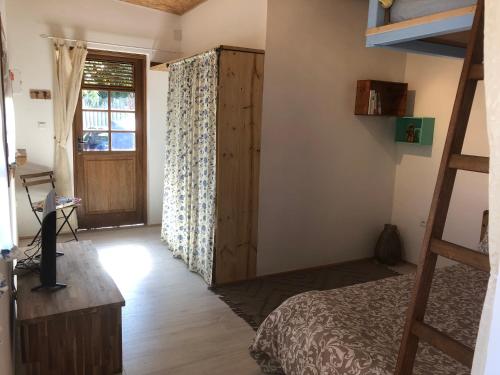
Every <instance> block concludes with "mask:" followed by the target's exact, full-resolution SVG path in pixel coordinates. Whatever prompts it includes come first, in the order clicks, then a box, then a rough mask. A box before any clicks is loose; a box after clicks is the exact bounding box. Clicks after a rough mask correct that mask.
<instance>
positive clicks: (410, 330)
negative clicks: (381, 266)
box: [395, 0, 490, 375]
mask: <svg viewBox="0 0 500 375" xmlns="http://www.w3.org/2000/svg"><path fill="white" fill-rule="evenodd" d="M483 30H484V0H479V1H478V4H477V7H476V14H475V16H474V22H473V25H472V29H471V32H470V39H469V43H468V46H467V53H466V56H465V60H464V65H463V69H462V74H461V76H460V83H459V85H458V90H457V96H456V98H455V104H454V106H453V112H452V115H451V120H450V127H449V129H448V134H447V137H446V143H445V146H444V150H443V157H442V160H441V166H440V168H439V173H438V177H437V182H436V188H435V190H434V196H433V198H432V204H431V209H430V213H429V219H428V221H427V227H426V231H425V235H424V239H423V243H422V250H421V254H420V260H419V265H418V270H417V274H416V277H415V285H414V289H413V295H412V299H411V302H410V305H409V308H408V312H407V316H406V325H405V328H404V332H403V338H402V341H401V347H400V349H399V356H398V362H397V365H396V371H395V374H396V375H410V374H411V373H412V371H413V364H414V361H415V356H416V353H417V348H418V342H419V340H423V341H425V342H427V343H429V344H431V345H433V346H434V347H436V348H438V349H439V350H441V351H443V352H444V353H446V354H448V355H449V356H451V357H452V358H454V359H456V360H457V361H459V362H461V363H462V364H464V365H466V366H468V367H472V359H473V356H474V349H473V348H469V347H467V346H465V345H463V344H462V343H460V342H458V341H456V340H454V339H452V338H451V337H449V336H448V335H446V334H444V333H442V332H440V331H438V330H437V329H435V328H433V327H431V326H429V325H428V324H426V323H425V322H424V315H425V310H426V307H427V301H428V298H429V293H430V290H431V284H432V278H433V275H434V270H435V267H436V261H437V257H438V255H440V256H444V257H446V258H449V259H452V260H455V261H458V262H460V263H464V264H468V265H469V266H472V267H475V268H477V269H480V270H483V271H485V272H489V270H490V264H489V258H488V255H486V254H482V253H479V252H477V251H474V250H471V249H468V248H465V247H462V246H459V245H456V244H453V243H450V242H447V241H443V239H442V237H443V231H444V227H445V223H446V217H447V215H448V208H449V205H450V200H451V196H452V192H453V186H454V184H455V177H456V175H457V170H465V171H472V172H479V173H488V171H489V158H487V157H480V156H470V155H462V153H461V152H462V147H463V144H464V139H465V133H466V130H467V124H468V122H469V116H470V112H471V107H472V103H473V100H474V95H475V91H476V86H477V82H478V81H479V80H483V79H484V68H483V34H484V31H483Z"/></svg>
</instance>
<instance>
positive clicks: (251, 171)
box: [215, 50, 264, 284]
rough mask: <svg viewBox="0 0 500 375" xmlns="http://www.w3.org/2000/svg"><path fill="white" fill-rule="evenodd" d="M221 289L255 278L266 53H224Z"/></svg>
mask: <svg viewBox="0 0 500 375" xmlns="http://www.w3.org/2000/svg"><path fill="white" fill-rule="evenodd" d="M219 61H220V62H219V93H218V109H217V111H218V113H217V227H216V235H215V240H216V254H215V283H216V284H223V283H228V282H233V281H238V280H245V279H248V278H252V277H255V275H256V262H257V218H258V191H259V161H260V134H261V115H262V89H263V79H264V53H263V51H262V52H261V53H254V52H244V51H231V50H222V51H221V52H220V60H219Z"/></svg>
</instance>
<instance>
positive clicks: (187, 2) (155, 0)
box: [121, 0, 206, 16]
mask: <svg viewBox="0 0 500 375" xmlns="http://www.w3.org/2000/svg"><path fill="white" fill-rule="evenodd" d="M121 1H124V2H126V3H130V4H135V5H140V6H143V7H147V8H152V9H156V10H161V11H163V12H168V13H173V14H177V15H179V16H181V15H183V14H184V13H186V12H188V11H190V10H191V9H193V8H194V7H196V6H198V5H199V4H201V3H203V2H204V1H206V0H121Z"/></svg>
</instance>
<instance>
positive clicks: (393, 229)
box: [375, 224, 402, 266]
mask: <svg viewBox="0 0 500 375" xmlns="http://www.w3.org/2000/svg"><path fill="white" fill-rule="evenodd" d="M401 252H402V244H401V237H400V236H399V231H398V227H397V226H396V225H391V224H385V226H384V230H383V231H382V233H380V236H379V238H378V241H377V245H376V246H375V258H376V259H377V260H378V261H379V262H381V263H383V264H387V265H390V266H394V265H396V264H397V263H398V262H400V261H401Z"/></svg>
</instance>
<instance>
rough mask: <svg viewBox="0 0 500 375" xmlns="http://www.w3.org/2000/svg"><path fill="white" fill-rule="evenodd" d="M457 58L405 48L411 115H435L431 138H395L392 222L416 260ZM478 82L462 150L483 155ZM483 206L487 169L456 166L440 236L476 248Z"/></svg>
mask: <svg viewBox="0 0 500 375" xmlns="http://www.w3.org/2000/svg"><path fill="white" fill-rule="evenodd" d="M462 64H463V60H460V59H451V58H445V57H430V56H422V55H415V54H408V56H407V64H406V73H405V81H406V82H408V83H409V90H412V91H415V93H416V96H415V98H416V100H415V108H414V114H415V116H426V117H435V118H436V124H435V130H434V144H433V145H432V146H428V147H422V146H417V145H405V144H399V145H398V146H397V159H396V160H397V166H396V179H395V187H394V208H393V212H392V222H393V223H394V224H396V225H398V226H399V229H400V232H401V235H402V238H403V239H404V241H405V258H406V260H408V261H410V262H412V263H417V262H418V256H419V253H420V246H421V243H422V238H423V235H424V231H425V228H424V227H423V226H421V225H420V222H421V221H426V220H427V216H428V214H429V209H430V204H431V199H432V195H433V192H434V186H435V183H436V177H437V173H438V169H439V163H440V161H441V155H442V152H443V147H444V142H445V138H446V132H447V130H448V125H449V121H450V116H451V111H452V108H453V102H454V99H455V95H456V90H457V86H458V80H459V78H460V72H461V69H462ZM485 116H486V110H485V102H484V86H483V84H482V82H480V84H479V86H478V89H477V92H476V98H475V102H474V106H473V109H472V114H471V119H470V121H469V128H468V131H467V136H466V141H465V145H464V150H463V153H465V154H470V155H481V156H488V155H489V150H488V139H487V134H486V118H485ZM487 208H488V175H484V174H477V173H471V172H459V174H458V177H457V182H456V185H455V191H454V194H453V199H452V203H451V206H450V212H449V216H448V221H447V224H446V228H445V233H444V238H445V239H446V240H448V241H451V242H455V243H458V244H461V245H463V246H468V247H470V248H477V244H478V241H479V235H480V229H481V220H482V213H483V211H484V210H485V209H487Z"/></svg>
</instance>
